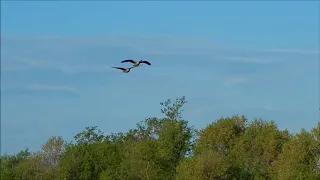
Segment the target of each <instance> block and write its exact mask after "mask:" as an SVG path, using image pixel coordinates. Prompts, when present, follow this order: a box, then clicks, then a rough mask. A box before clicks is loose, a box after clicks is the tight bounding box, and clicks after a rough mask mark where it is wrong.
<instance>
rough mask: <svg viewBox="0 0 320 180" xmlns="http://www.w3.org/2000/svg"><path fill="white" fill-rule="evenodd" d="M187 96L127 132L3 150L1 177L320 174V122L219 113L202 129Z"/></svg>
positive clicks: (190, 178) (279, 179)
mask: <svg viewBox="0 0 320 180" xmlns="http://www.w3.org/2000/svg"><path fill="white" fill-rule="evenodd" d="M185 103H186V101H185V98H184V97H182V98H177V99H176V101H175V102H172V101H170V100H167V101H166V102H163V103H161V105H162V106H163V109H162V110H161V112H162V113H163V114H164V115H165V117H164V118H161V119H159V118H156V117H154V118H149V119H146V120H145V121H143V122H140V123H138V124H137V127H136V128H134V129H131V130H130V131H128V132H127V133H118V134H110V135H104V133H103V132H101V131H100V130H99V129H98V128H97V127H87V128H86V129H85V130H84V131H83V132H80V133H78V134H76V135H75V136H74V139H75V141H74V142H65V141H64V140H63V139H62V138H61V137H51V138H49V140H48V141H47V142H46V143H45V144H44V145H43V146H42V149H41V151H39V152H34V153H31V152H29V150H28V149H26V150H23V151H21V152H20V153H18V154H16V155H3V156H1V179H3V180H60V179H61V180H72V179H75V180H171V179H172V180H173V179H177V180H209V179H210V180H238V179H239V180H240V179H244V180H268V179H269V180H295V179H300V180H304V179H305V180H319V179H320V164H319V163H320V122H319V124H318V125H317V126H316V127H314V128H313V129H312V130H311V131H310V132H307V131H306V130H304V129H302V131H301V132H300V133H298V134H290V133H289V132H288V131H287V130H279V129H278V128H277V126H276V124H275V123H274V122H273V121H271V122H269V121H264V120H261V119H256V120H253V121H250V122H248V120H247V119H246V117H244V116H234V117H231V118H220V119H218V120H217V121H215V122H212V123H211V124H209V125H208V126H207V127H205V128H204V129H202V130H200V131H197V130H195V129H194V128H193V127H190V126H188V123H187V121H185V120H183V119H182V115H181V114H182V110H181V109H182V107H183V105H184V104H185Z"/></svg>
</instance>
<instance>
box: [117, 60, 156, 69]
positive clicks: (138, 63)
mask: <svg viewBox="0 0 320 180" xmlns="http://www.w3.org/2000/svg"><path fill="white" fill-rule="evenodd" d="M124 62H131V63H132V64H133V66H134V67H138V66H139V65H140V64H141V63H144V64H148V65H149V66H150V65H151V63H149V62H148V61H143V60H140V61H134V60H132V59H127V60H124V61H121V63H124Z"/></svg>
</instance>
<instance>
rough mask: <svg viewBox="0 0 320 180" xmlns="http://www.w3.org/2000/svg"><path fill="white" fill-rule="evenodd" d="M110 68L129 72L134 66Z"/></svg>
mask: <svg viewBox="0 0 320 180" xmlns="http://www.w3.org/2000/svg"><path fill="white" fill-rule="evenodd" d="M112 68H115V69H120V70H122V72H124V73H128V72H130V69H132V68H134V67H130V68H122V67H112Z"/></svg>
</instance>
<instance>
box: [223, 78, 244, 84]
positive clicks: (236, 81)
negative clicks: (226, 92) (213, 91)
mask: <svg viewBox="0 0 320 180" xmlns="http://www.w3.org/2000/svg"><path fill="white" fill-rule="evenodd" d="M247 82H248V78H245V77H232V78H227V79H225V81H224V85H227V86H231V85H236V84H243V83H247Z"/></svg>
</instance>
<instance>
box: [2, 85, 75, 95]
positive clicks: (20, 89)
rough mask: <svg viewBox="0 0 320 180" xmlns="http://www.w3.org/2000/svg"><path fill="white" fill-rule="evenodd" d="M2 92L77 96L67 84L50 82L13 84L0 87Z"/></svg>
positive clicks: (73, 89)
mask: <svg viewBox="0 0 320 180" xmlns="http://www.w3.org/2000/svg"><path fill="white" fill-rule="evenodd" d="M1 91H2V92H3V93H4V94H13V95H23V96H31V95H32V96H42V95H51V96H52V95H53V96H63V97H77V96H78V94H77V89H76V88H74V87H69V86H59V85H50V84H33V85H27V86H13V87H8V88H2V89H1Z"/></svg>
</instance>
